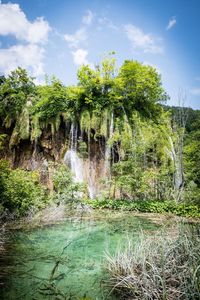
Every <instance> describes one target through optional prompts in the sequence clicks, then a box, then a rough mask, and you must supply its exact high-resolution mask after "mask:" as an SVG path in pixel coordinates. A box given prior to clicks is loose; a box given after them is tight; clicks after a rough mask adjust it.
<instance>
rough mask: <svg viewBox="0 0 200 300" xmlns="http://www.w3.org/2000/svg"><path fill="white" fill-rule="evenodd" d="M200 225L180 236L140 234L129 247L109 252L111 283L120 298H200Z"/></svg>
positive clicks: (181, 231) (108, 263)
mask: <svg viewBox="0 0 200 300" xmlns="http://www.w3.org/2000/svg"><path fill="white" fill-rule="evenodd" d="M199 242H200V240H199V232H198V228H193V230H191V228H188V229H187V228H185V227H183V228H181V230H180V232H179V234H178V236H177V237H176V236H175V237H173V236H169V235H167V233H166V232H164V234H163V235H162V237H161V236H159V235H158V236H155V237H154V238H152V237H147V238H145V237H144V236H143V235H141V236H140V240H139V242H138V243H136V244H132V243H131V242H130V241H128V242H127V248H126V250H120V251H118V252H117V253H116V254H115V256H111V255H107V256H106V259H107V269H108V271H109V273H110V280H109V282H108V284H109V285H110V286H111V288H112V292H114V293H116V294H117V295H118V297H119V298H120V299H141V300H147V299H160V300H165V299H188V300H189V299H190V300H192V299H193V300H195V299H199V297H200V259H199V251H200V243H199Z"/></svg>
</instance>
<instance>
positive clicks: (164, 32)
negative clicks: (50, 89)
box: [0, 0, 200, 109]
mask: <svg viewBox="0 0 200 300" xmlns="http://www.w3.org/2000/svg"><path fill="white" fill-rule="evenodd" d="M199 36H200V1H199V0H190V1H189V0H182V1H181V0H174V1H172V0H167V1H164V0H132V1H131V0H123V1H122V0H117V1H113V0H110V1H109V0H108V1H105V0H93V1H92V0H80V1H77V0H74V1H64V0H57V1H55V0H13V1H0V72H1V73H6V74H8V73H9V72H10V71H11V70H12V69H14V68H16V67H17V66H18V65H20V66H22V67H25V68H27V69H28V70H29V71H30V73H31V74H32V75H33V76H35V77H36V78H37V80H36V81H37V82H38V83H40V82H42V80H43V79H44V74H45V73H47V74H49V75H51V74H55V75H56V76H57V77H58V78H60V79H61V80H62V81H63V82H64V84H75V83H76V72H77V69H78V68H79V67H80V65H81V64H82V63H88V64H90V65H91V66H92V65H94V64H96V63H98V62H99V61H100V60H101V59H102V58H103V56H105V55H106V54H107V53H108V52H110V51H113V50H114V51H115V52H116V55H115V56H116V59H117V63H118V66H120V65H121V64H122V62H123V60H125V59H136V60H138V61H140V62H143V63H144V64H150V65H153V66H154V67H156V68H157V70H158V71H159V72H160V73H161V76H162V82H163V85H164V87H165V89H166V91H167V92H168V94H169V95H170V97H171V100H170V101H169V104H170V105H178V104H179V100H180V99H183V98H184V99H185V100H184V102H185V103H184V104H185V105H187V106H191V107H193V108H199V109H200V59H199V58H200V37H199ZM180 91H181V92H180ZM180 95H181V96H180ZM185 95H186V96H185ZM181 102H182V100H181Z"/></svg>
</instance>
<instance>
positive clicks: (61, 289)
mask: <svg viewBox="0 0 200 300" xmlns="http://www.w3.org/2000/svg"><path fill="white" fill-rule="evenodd" d="M158 228H159V227H158V225H155V224H154V223H152V222H151V221H150V220H148V219H146V218H143V217H136V216H133V215H131V214H129V213H128V214H127V213H115V214H114V213H112V214H110V213H105V212H102V213H101V214H92V215H89V216H85V217H76V218H73V219H67V220H66V221H64V222H62V223H59V224H54V225H48V226H43V227H38V228H35V229H29V230H28V229H20V230H11V231H10V232H9V234H8V237H7V242H6V251H5V252H4V255H3V258H2V259H1V262H2V266H1V273H2V274H3V280H4V285H3V289H2V292H1V297H0V299H6V300H10V299H12V300H15V299H20V300H21V299H23V300H26V299H27V300H30V299H35V300H36V299H37V300H43V299H72V300H73V299H79V300H80V299H87V300H89V299H92V300H97V299H98V300H99V299H101V300H102V299H115V297H114V296H113V295H110V293H109V292H110V290H109V287H108V286H107V285H106V279H107V277H108V274H107V272H106V270H105V258H104V255H105V252H109V253H114V252H115V251H116V249H117V248H118V247H121V248H122V247H123V246H125V245H126V243H127V238H130V239H133V240H135V242H137V237H138V235H139V234H141V230H145V231H148V232H149V234H151V232H152V231H155V230H158Z"/></svg>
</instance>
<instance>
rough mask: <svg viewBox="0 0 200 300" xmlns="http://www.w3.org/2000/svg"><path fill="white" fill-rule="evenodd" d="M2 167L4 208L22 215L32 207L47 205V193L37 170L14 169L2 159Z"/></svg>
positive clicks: (0, 183) (0, 194) (0, 181)
mask: <svg viewBox="0 0 200 300" xmlns="http://www.w3.org/2000/svg"><path fill="white" fill-rule="evenodd" d="M0 169H1V173H0V197H1V206H2V207H3V209H4V210H8V211H9V212H10V213H15V214H16V215H17V216H22V215H25V214H26V212H27V211H28V210H30V209H32V208H35V209H39V208H42V207H44V206H45V203H46V202H47V195H46V191H45V188H44V187H43V186H42V185H41V184H40V183H39V174H38V173H37V172H30V171H24V170H20V169H15V170H12V169H11V168H10V167H9V165H8V162H6V161H4V160H1V161H0Z"/></svg>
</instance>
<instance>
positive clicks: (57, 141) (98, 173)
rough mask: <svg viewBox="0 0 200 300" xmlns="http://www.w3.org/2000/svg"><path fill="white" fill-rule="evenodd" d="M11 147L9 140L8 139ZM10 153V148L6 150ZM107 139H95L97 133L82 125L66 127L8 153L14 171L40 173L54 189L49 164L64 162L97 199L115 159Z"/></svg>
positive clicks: (25, 141)
mask: <svg viewBox="0 0 200 300" xmlns="http://www.w3.org/2000/svg"><path fill="white" fill-rule="evenodd" d="M8 143H9V139H8ZM5 148H6V149H9V147H8V146H7V147H5ZM111 154H112V153H111V149H110V147H109V146H107V143H106V140H105V138H104V137H98V138H97V137H95V132H94V131H92V130H91V131H90V132H87V133H86V132H82V131H81V130H80V126H79V124H73V123H72V124H70V125H69V124H68V126H66V124H64V123H63V124H62V126H60V129H59V131H58V132H56V133H55V135H52V134H51V129H50V128H46V129H44V130H43V133H42V135H41V137H40V138H39V139H38V140H35V141H34V142H31V141H30V140H21V141H20V142H19V144H18V145H16V146H14V147H13V148H12V149H9V150H7V151H4V153H3V158H6V159H8V160H9V161H10V162H11V164H12V166H13V168H22V169H24V170H30V171H33V170H38V171H39V172H40V177H41V182H42V183H44V184H46V185H47V186H48V187H49V189H52V188H53V186H52V182H51V174H50V173H51V170H50V167H49V162H60V163H61V162H63V163H65V164H66V165H68V166H69V168H70V169H71V171H72V174H73V176H74V180H75V182H80V183H83V184H85V185H86V186H87V190H88V196H89V197H90V198H95V197H98V196H99V195H100V193H102V191H104V189H105V181H106V180H107V181H108V180H109V179H110V175H111V174H110V173H111V171H110V165H111V161H112V160H114V158H113V157H112V155H111Z"/></svg>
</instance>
